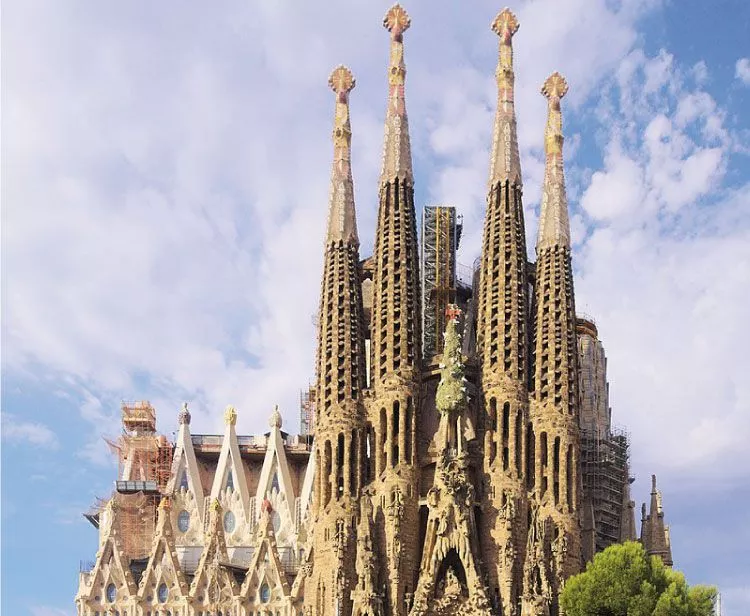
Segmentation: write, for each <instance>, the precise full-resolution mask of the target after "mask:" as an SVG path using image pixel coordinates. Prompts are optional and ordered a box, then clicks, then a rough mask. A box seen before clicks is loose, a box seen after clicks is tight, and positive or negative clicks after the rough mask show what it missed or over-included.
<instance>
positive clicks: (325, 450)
mask: <svg viewBox="0 0 750 616" xmlns="http://www.w3.org/2000/svg"><path fill="white" fill-rule="evenodd" d="M329 85H330V86H331V88H332V89H333V91H334V92H335V93H336V114H335V121H334V130H333V157H334V160H333V171H332V173H331V195H330V205H329V213H328V231H327V236H326V245H325V257H324V265H323V283H322V290H321V298H320V331H319V338H318V356H317V364H318V365H317V404H316V411H317V412H316V416H315V422H316V425H315V448H316V450H315V460H316V465H317V468H316V471H315V477H316V482H317V483H316V486H315V491H314V493H315V497H314V498H315V500H314V516H315V522H314V525H313V547H312V550H313V561H312V562H313V570H312V573H311V575H310V578H309V579H308V580H307V581H306V582H305V587H306V592H305V601H306V602H307V605H308V607H310V608H312V611H313V613H314V614H318V615H320V616H328V615H331V616H332V615H333V614H336V616H339V615H342V616H346V615H348V614H350V613H351V600H350V598H351V590H352V589H353V587H354V585H355V584H356V579H355V576H354V573H353V572H354V551H355V547H356V546H355V544H356V538H355V536H354V533H353V529H354V528H355V527H356V525H355V515H356V513H357V512H358V511H359V505H358V495H359V491H360V488H361V485H362V481H363V477H362V473H361V469H362V460H363V451H364V438H363V427H364V411H363V406H362V393H363V389H364V378H365V367H364V364H365V362H364V359H365V358H364V323H363V310H362V288H361V285H360V281H359V238H358V236H357V221H356V213H355V209H354V183H353V181H352V172H351V137H352V131H351V125H350V122H349V92H350V91H351V89H352V88H353V87H354V78H353V77H352V74H351V72H350V71H349V69H347V68H346V67H343V66H339V67H338V68H336V69H335V70H334V71H333V73H332V74H331V77H330V79H329Z"/></svg>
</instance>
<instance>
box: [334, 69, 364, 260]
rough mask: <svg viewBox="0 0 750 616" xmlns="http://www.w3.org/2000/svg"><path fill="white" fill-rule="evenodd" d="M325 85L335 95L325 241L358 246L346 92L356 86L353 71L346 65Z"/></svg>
mask: <svg viewBox="0 0 750 616" xmlns="http://www.w3.org/2000/svg"><path fill="white" fill-rule="evenodd" d="M328 85H330V86H331V89H332V90H333V91H334V92H335V93H336V112H335V115H334V125H333V169H332V171H331V198H330V206H329V209H328V232H327V234H326V241H327V242H328V243H330V242H337V241H343V242H349V243H351V244H354V245H357V246H359V238H358V236H357V218H356V215H355V210H354V182H353V180H352V127H351V123H350V121H349V92H351V91H352V88H354V85H355V81H354V77H353V76H352V72H351V71H350V70H349V69H348V68H346V67H345V66H339V67H337V68H336V69H334V71H333V72H332V73H331V77H330V78H329V79H328Z"/></svg>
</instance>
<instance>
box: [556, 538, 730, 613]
mask: <svg viewBox="0 0 750 616" xmlns="http://www.w3.org/2000/svg"><path fill="white" fill-rule="evenodd" d="M715 599H716V589H715V588H714V587H712V586H703V585H696V586H693V587H689V586H688V584H687V582H686V581H685V577H684V576H683V575H682V573H680V572H678V571H673V570H672V569H670V568H668V567H666V566H664V563H662V561H661V559H660V558H658V557H656V556H651V557H649V556H648V555H647V554H646V551H645V550H644V549H643V546H642V545H641V544H640V543H638V542H636V541H628V542H627V543H623V544H615V545H612V546H610V547H608V548H607V549H606V550H604V551H603V552H600V553H599V554H597V555H596V556H594V560H593V562H590V563H589V564H588V566H587V567H586V571H584V572H583V573H580V574H578V575H575V576H573V577H571V578H570V579H569V580H568V581H567V583H566V584H565V589H564V590H563V592H562V595H561V597H560V604H561V606H562V608H563V610H564V613H565V614H566V616H712V615H713V613H714V607H713V606H714V602H715Z"/></svg>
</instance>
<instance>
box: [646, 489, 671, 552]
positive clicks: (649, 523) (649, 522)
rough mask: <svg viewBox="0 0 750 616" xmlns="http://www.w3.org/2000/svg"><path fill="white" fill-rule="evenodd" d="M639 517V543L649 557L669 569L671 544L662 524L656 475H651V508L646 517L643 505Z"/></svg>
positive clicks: (666, 527) (661, 509)
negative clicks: (659, 560) (652, 557)
mask: <svg viewBox="0 0 750 616" xmlns="http://www.w3.org/2000/svg"><path fill="white" fill-rule="evenodd" d="M642 512H643V514H642V517H641V543H642V544H643V547H644V548H645V549H646V553H647V554H648V555H649V556H658V557H659V558H661V559H662V562H663V563H664V564H665V565H666V566H667V567H671V566H672V564H673V561H672V542H671V540H670V537H669V527H668V526H666V525H665V524H664V509H663V508H662V504H661V492H659V490H657V489H656V475H651V506H650V508H649V513H648V515H646V505H645V503H644V505H643V509H642Z"/></svg>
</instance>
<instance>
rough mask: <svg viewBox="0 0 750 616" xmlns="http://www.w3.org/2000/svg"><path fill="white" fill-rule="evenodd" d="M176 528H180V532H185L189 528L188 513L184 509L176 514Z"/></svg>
mask: <svg viewBox="0 0 750 616" xmlns="http://www.w3.org/2000/svg"><path fill="white" fill-rule="evenodd" d="M177 528H179V529H180V532H181V533H186V532H187V530H188V528H190V514H189V513H188V512H187V511H185V510H184V509H183V510H182V511H180V514H179V515H178V516H177Z"/></svg>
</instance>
